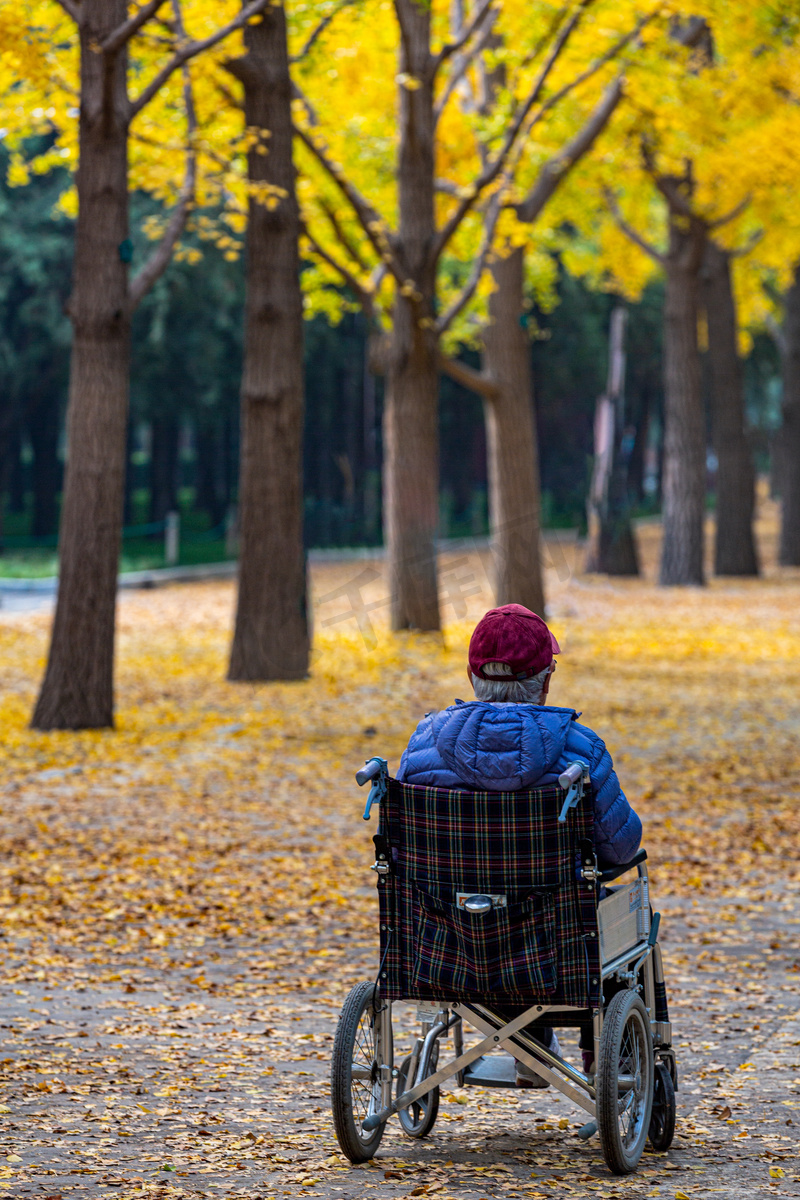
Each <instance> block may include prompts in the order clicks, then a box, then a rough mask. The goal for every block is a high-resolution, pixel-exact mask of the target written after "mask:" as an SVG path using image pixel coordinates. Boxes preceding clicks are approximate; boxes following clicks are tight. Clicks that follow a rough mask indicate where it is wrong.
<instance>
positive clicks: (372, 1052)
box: [331, 983, 384, 1163]
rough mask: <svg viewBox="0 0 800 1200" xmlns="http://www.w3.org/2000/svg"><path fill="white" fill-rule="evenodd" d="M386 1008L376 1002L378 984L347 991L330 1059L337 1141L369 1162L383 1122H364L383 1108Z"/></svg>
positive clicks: (352, 1158) (356, 1158) (349, 1154)
mask: <svg viewBox="0 0 800 1200" xmlns="http://www.w3.org/2000/svg"><path fill="white" fill-rule="evenodd" d="M383 1019H384V1018H383V1011H382V1009H381V1008H380V1007H378V1006H376V1004H375V984H374V983H357V984H356V986H355V987H354V988H353V989H352V991H351V992H350V993H349V994H348V996H347V999H346V1000H345V1002H344V1005H343V1006H342V1011H341V1014H340V1016H339V1024H338V1025H337V1026H336V1036H335V1038H334V1041H333V1057H332V1060H331V1110H332V1114H333V1127H334V1129H335V1131H336V1140H337V1141H338V1143H339V1145H340V1146H341V1148H342V1153H343V1154H345V1155H346V1156H347V1158H349V1159H350V1162H352V1163H362V1162H368V1161H369V1160H370V1159H371V1158H374V1157H375V1153H376V1151H377V1149H378V1146H379V1145H380V1141H381V1138H382V1137H383V1130H384V1126H383V1125H379V1126H378V1128H377V1129H375V1130H373V1131H372V1132H370V1133H367V1132H365V1130H364V1128H363V1126H364V1122H365V1121H366V1119H367V1117H368V1116H371V1115H372V1114H373V1113H376V1112H379V1111H380V1108H381V1085H380V1074H379V1068H380V1062H379V1059H378V1050H379V1047H380V1044H381V1040H380V1039H381V1021H382V1020H383Z"/></svg>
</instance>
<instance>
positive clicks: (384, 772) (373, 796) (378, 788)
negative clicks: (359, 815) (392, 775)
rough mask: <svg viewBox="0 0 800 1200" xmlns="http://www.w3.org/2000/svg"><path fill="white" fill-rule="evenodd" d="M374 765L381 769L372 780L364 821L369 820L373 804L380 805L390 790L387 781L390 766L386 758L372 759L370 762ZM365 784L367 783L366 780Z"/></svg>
mask: <svg viewBox="0 0 800 1200" xmlns="http://www.w3.org/2000/svg"><path fill="white" fill-rule="evenodd" d="M372 763H378V764H379V769H378V773H377V775H376V776H374V777H373V779H372V786H371V787H370V789H369V795H368V796H367V803H366V807H365V808H364V814H363V819H364V820H365V821H368V820H369V813H370V809H371V808H372V806H373V804H380V802H381V800H382V799H383V798H384V796H385V795H386V792H387V790H388V786H387V781H388V779H389V764H388V763H387V762H386V759H385V758H371V759H370V760H369V765H371V764H372ZM359 774H360V772H359ZM356 778H358V776H356ZM364 782H365V783H366V779H365V780H364Z"/></svg>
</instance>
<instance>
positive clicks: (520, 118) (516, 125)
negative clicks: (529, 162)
mask: <svg viewBox="0 0 800 1200" xmlns="http://www.w3.org/2000/svg"><path fill="white" fill-rule="evenodd" d="M592 3H593V0H581V3H580V4H579V6H578V8H577V9H576V11H575V12H574V13H573V14H572V16H571V17H570V19H569V20H568V21H567V22H566V23H565V25H564V26H563V28H562V29H561V32H560V33H559V34H558V37H557V38H556V40H555V42H554V43H553V46H552V48H551V50H550V53H549V55H548V56H547V59H546V61H545V63H544V65H543V66H542V69H541V71H540V72H539V75H538V77H537V79H536V82H535V83H534V85H533V87H532V88H531V91H530V92H529V94H528V96H527V98H526V99H525V100H524V101H523V102H522V104H520V105H519V107H518V108H517V111H516V113H515V115H514V118H513V120H512V121H511V125H510V126H509V128H508V130H507V131H506V136H505V138H504V140H503V145H502V146H501V148H500V150H499V151H498V153H497V155H496V156H495V158H494V159H493V160H492V161H491V162H490V163H489V164H488V166H487V167H486V168H485V170H484V171H483V172H482V173H481V175H480V176H479V177H478V179H477V181H476V183H475V186H474V187H473V188H472V189H471V190H470V192H469V193H468V194H467V195H466V196H464V198H463V199H462V201H461V203H460V204H459V205H458V206H457V207H456V210H455V212H454V213H453V214H452V216H451V217H450V219H449V220H448V221H447V222H446V223H445V225H444V227H443V229H442V230H441V232H440V234H439V236H438V238H437V239H436V245H435V250H434V258H435V259H438V258H439V256H440V254H441V253H442V251H443V250H444V248H445V246H446V245H447V243H448V242H449V241H450V238H451V237H452V236H453V234H454V233H455V231H456V230H457V229H458V227H459V225H460V224H461V222H462V221H463V220H464V217H465V216H466V215H467V213H468V212H469V210H470V209H471V208H472V206H473V204H474V203H475V200H476V199H477V197H478V196H479V195H480V193H481V192H482V191H483V189H484V188H485V187H488V185H489V184H490V183H492V182H493V181H494V180H495V179H496V178H497V176H498V175H499V174H500V172H501V171H502V169H503V166H504V164H505V160H506V158H507V156H508V153H509V151H510V150H511V148H512V146H513V145H514V142H515V141H516V140H517V135H518V134H519V132H520V130H521V128H522V126H523V124H524V122H525V119H526V117H527V116H528V113H529V112H530V110H531V109H532V108H533V106H534V104H535V103H536V101H537V100H538V98H539V96H540V95H541V93H542V89H543V88H544V85H545V84H546V82H547V79H548V76H549V75H550V72H551V71H552V69H553V67H554V66H555V64H556V61H557V60H558V58H559V56H560V55H561V51H562V50H563V49H564V47H565V45H566V44H567V42H568V40H569V38H570V36H571V34H572V33H573V31H574V30H575V28H576V26H577V25H578V24H579V22H580V20H581V17H582V16H583V14H584V11H585V10H586V9H587V8H588V7H589V5H590V4H592Z"/></svg>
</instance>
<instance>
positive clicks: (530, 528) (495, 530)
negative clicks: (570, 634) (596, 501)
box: [483, 248, 544, 616]
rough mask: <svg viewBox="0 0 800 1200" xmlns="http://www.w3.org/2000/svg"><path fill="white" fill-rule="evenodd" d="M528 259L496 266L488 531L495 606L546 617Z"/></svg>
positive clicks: (489, 372) (486, 355)
mask: <svg viewBox="0 0 800 1200" xmlns="http://www.w3.org/2000/svg"><path fill="white" fill-rule="evenodd" d="M524 253H525V252H524V250H522V249H521V248H520V249H518V250H514V251H513V253H511V254H510V255H508V257H507V258H501V259H497V261H496V262H495V263H494V264H493V266H492V276H493V278H494V283H495V289H496V290H495V291H494V292H493V293H492V295H491V296H490V298H489V324H488V325H487V326H486V328H485V329H484V332H483V346H484V350H483V374H484V375H485V376H487V377H488V378H489V380H490V381H491V382H492V383H493V384H494V385H495V388H496V391H495V392H494V393H493V394H492V395H491V396H486V397H485V398H484V401H483V404H484V413H485V417H486V462H487V468H488V475H489V525H490V529H491V538H492V555H493V558H494V567H495V581H494V584H495V603H496V604H524V605H525V607H526V608H530V609H531V610H532V611H533V612H535V613H539V614H540V615H541V616H544V585H543V582H542V567H541V556H540V538H541V497H540V488H539V448H538V445H537V441H536V423H535V420H534V407H533V379H532V375H531V351H530V343H529V341H528V338H527V336H526V333H525V330H524V329H523V326H522V322H521V318H522V315H523V299H524V292H523V279H524V265H525V260H524Z"/></svg>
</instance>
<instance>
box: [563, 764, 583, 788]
mask: <svg viewBox="0 0 800 1200" xmlns="http://www.w3.org/2000/svg"><path fill="white" fill-rule="evenodd" d="M584 770H585V768H584V765H583V763H579V762H574V763H570V764H569V766H568V767H567V769H566V771H562V772H561V774H560V775H559V777H558V786H559V787H561V788H563V789H564V791H565V792H566V791H568V790H569V788H570V787H571V785H572V784H573V783H577V782H578V780H579V779H580V778H581V776H582V775H583V772H584Z"/></svg>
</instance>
